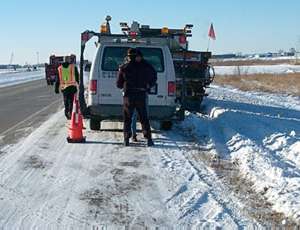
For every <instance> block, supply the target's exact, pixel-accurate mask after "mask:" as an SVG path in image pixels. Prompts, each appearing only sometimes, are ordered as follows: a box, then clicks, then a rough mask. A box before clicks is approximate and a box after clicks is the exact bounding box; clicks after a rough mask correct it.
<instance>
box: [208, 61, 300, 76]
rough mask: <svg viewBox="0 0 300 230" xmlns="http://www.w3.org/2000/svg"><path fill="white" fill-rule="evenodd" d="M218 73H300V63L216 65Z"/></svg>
mask: <svg viewBox="0 0 300 230" xmlns="http://www.w3.org/2000/svg"><path fill="white" fill-rule="evenodd" d="M214 69H215V73H216V75H240V74H242V75H251V74H289V73H299V72H300V66H299V65H290V64H281V65H252V66H214Z"/></svg>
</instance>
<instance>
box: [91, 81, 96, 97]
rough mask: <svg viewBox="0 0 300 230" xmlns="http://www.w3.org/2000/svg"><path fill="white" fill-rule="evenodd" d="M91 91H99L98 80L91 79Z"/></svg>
mask: <svg viewBox="0 0 300 230" xmlns="http://www.w3.org/2000/svg"><path fill="white" fill-rule="evenodd" d="M90 92H91V94H96V93H97V80H91V81H90Z"/></svg>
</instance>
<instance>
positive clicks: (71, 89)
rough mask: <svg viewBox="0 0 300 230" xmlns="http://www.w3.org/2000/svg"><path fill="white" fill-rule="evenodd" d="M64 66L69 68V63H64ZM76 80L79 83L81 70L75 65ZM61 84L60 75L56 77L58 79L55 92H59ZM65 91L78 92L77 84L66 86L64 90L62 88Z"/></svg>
mask: <svg viewBox="0 0 300 230" xmlns="http://www.w3.org/2000/svg"><path fill="white" fill-rule="evenodd" d="M62 66H63V67H64V68H68V66H69V63H62ZM75 80H76V82H77V83H78V84H79V72H78V69H77V67H76V66H75ZM59 85H60V81H59V76H57V77H56V81H55V92H59ZM62 92H63V93H76V92H77V87H76V86H69V87H67V88H65V89H64V90H62Z"/></svg>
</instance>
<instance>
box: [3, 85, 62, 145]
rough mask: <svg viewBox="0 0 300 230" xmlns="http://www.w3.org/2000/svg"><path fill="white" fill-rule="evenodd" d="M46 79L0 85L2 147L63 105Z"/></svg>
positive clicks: (60, 96)
mask: <svg viewBox="0 0 300 230" xmlns="http://www.w3.org/2000/svg"><path fill="white" fill-rule="evenodd" d="M62 103H63V102H62V95H61V94H59V95H58V94H55V93H54V88H53V86H48V85H47V84H46V81H45V80H36V81H32V82H28V83H24V84H19V85H15V86H9V87H4V88H0V146H2V145H6V144H11V143H14V142H16V141H17V140H18V139H19V138H20V137H22V136H24V135H28V134H29V133H30V132H31V131H32V130H33V129H34V128H36V127H37V126H39V125H40V124H41V123H42V122H44V121H45V120H47V119H48V118H49V117H50V116H51V115H52V114H53V113H55V112H56V111H58V110H59V109H61V108H62Z"/></svg>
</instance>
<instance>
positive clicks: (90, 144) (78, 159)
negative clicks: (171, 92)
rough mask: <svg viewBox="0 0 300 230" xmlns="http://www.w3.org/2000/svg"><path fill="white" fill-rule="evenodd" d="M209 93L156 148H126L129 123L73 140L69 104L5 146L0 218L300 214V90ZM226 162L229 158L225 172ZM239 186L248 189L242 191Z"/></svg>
mask: <svg viewBox="0 0 300 230" xmlns="http://www.w3.org/2000/svg"><path fill="white" fill-rule="evenodd" d="M209 93H210V96H209V97H208V98H207V99H205V100H204V104H203V110H204V111H205V112H206V114H192V113H187V118H186V120H185V121H184V122H182V123H178V124H177V125H176V126H175V127H174V129H173V131H169V132H155V133H154V141H155V143H156V146H155V147H152V148H147V147H145V142H143V141H140V142H138V143H137V144H132V146H131V147H127V148H125V147H123V145H122V139H123V135H122V132H121V129H122V125H121V124H120V123H111V122H107V123H104V126H103V129H104V130H103V131H100V132H96V131H90V130H89V129H88V128H87V129H86V130H85V131H84V132H85V135H86V136H87V143H85V144H68V143H67V142H66V136H67V130H68V127H67V125H66V121H65V119H64V116H63V112H62V111H61V112H59V113H57V114H55V115H53V116H52V117H51V119H49V120H48V121H47V122H45V123H44V124H43V125H42V126H41V127H40V128H38V129H36V130H35V131H34V132H33V133H32V134H31V135H30V136H28V137H26V138H24V139H23V140H22V141H20V142H19V143H18V144H16V145H13V146H6V147H4V148H2V149H1V155H0V206H1V210H0V226H1V227H3V228H4V229H47V228H51V229H58V228H60V229H70V228H72V227H73V229H77V228H78V229H91V228H92V229H93V228H94V229H95V228H97V227H99V228H100V227H103V226H113V227H116V226H120V225H130V226H132V227H133V226H135V227H143V226H148V227H149V226H150V227H174V226H182V227H187V226H193V227H196V226H199V227H208V228H214V229H215V228H217V227H223V228H226V229H241V228H246V227H248V228H249V229H253V228H254V227H262V224H266V222H264V221H266V220H269V219H270V218H269V217H270V216H272V215H273V214H274V213H273V211H274V212H275V213H276V211H277V212H282V213H284V215H285V217H284V218H282V217H280V218H279V217H278V220H277V221H279V222H280V223H283V224H284V223H285V221H287V223H289V222H291V221H297V222H298V223H300V203H299V200H300V199H299V195H300V169H299V166H300V152H299V151H300V135H299V133H300V101H299V98H295V97H289V96H285V95H272V94H266V93H245V92H241V91H238V90H235V89H230V88H221V87H218V86H212V88H211V89H210V92H209ZM115 129H117V130H119V131H115ZM139 138H142V137H141V135H140V136H139ZM210 162H211V164H210ZM220 162H221V163H220ZM222 162H227V163H228V164H229V165H231V166H230V167H229V166H228V168H226V167H227V166H226V167H225V173H223V174H222V176H220V175H219V173H218V172H217V171H216V168H218V164H220V165H222V164H223V163H222ZM213 165H214V166H213ZM216 165H217V167H216ZM222 167H223V169H224V165H223V166H222ZM226 170H228V171H226ZM229 174H231V175H235V176H236V178H235V180H236V179H237V178H239V177H240V178H243V179H244V180H245V182H242V185H241V183H240V184H239V186H240V189H237V187H235V189H234V190H233V189H232V187H230V186H228V184H226V183H225V182H226V181H227V182H228V181H229V180H226V178H227V179H228V175H229ZM231 179H232V177H231ZM247 186H248V188H247ZM241 187H246V189H248V190H247V191H246V193H245V194H240V195H238V194H239V192H238V191H239V190H243V189H242V188H241ZM235 190H237V192H236V191H235ZM250 190H253V191H254V192H255V194H254V195H253V194H252V197H253V196H254V200H255V199H256V200H257V201H256V203H258V204H256V205H255V206H254V207H253V206H251V205H252V204H251V203H253V202H254V201H253V200H252V201H251V199H250V198H249V197H250V195H251V194H250V193H251V191H250ZM234 191H235V192H234ZM259 197H263V199H265V201H263V199H261V198H259ZM252 199H253V198H252ZM260 201H262V202H265V204H267V207H268V208H269V209H270V210H266V212H267V213H265V211H263V213H261V211H260V210H259V208H258V207H259V206H263V204H262V203H261V202H260ZM256 208H257V209H256ZM274 216H276V215H275V214H274ZM267 223H269V224H272V223H274V222H272V221H270V222H267Z"/></svg>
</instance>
